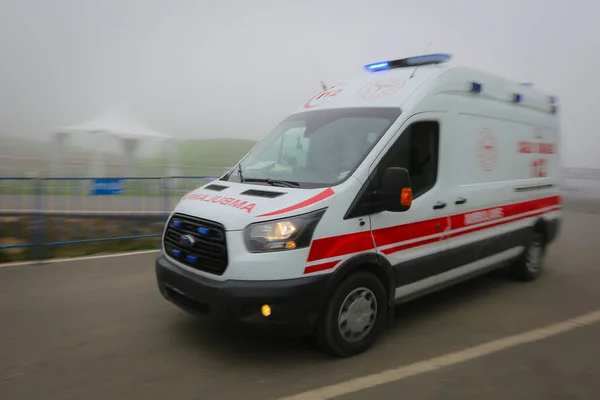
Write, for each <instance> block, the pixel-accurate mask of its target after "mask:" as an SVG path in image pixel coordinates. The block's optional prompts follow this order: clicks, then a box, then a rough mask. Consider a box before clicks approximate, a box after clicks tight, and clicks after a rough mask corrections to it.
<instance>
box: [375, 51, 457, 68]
mask: <svg viewBox="0 0 600 400" xmlns="http://www.w3.org/2000/svg"><path fill="white" fill-rule="evenodd" d="M451 58H452V57H451V56H450V55H449V54H426V55H423V56H416V57H409V58H402V59H399V60H392V61H380V62H377V63H373V64H367V65H365V69H366V70H367V71H371V72H376V71H384V70H387V69H395V68H406V67H417V66H419V65H428V64H440V63H444V62H448V61H450V59H451Z"/></svg>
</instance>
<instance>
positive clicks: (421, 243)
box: [381, 206, 561, 255]
mask: <svg viewBox="0 0 600 400" xmlns="http://www.w3.org/2000/svg"><path fill="white" fill-rule="evenodd" d="M560 209H561V207H560V206H556V207H554V208H553V209H551V210H546V211H540V212H537V213H534V214H529V215H523V216H520V217H516V218H512V219H510V220H507V221H498V222H495V223H492V224H488V225H476V226H473V227H471V228H470V229H465V230H464V231H461V232H456V233H452V234H451V235H449V236H446V237H443V236H440V237H435V238H429V239H425V240H419V241H416V242H412V243H406V244H401V245H398V246H394V247H390V248H388V249H385V250H382V251H381V252H382V253H383V254H385V255H390V254H394V253H397V252H399V251H402V250H408V249H412V248H415V247H419V246H424V245H426V244H431V243H435V242H437V241H440V240H442V239H444V240H448V239H449V238H455V237H459V236H463V235H468V234H470V233H473V232H477V231H482V230H484V229H489V228H495V227H498V226H500V225H505V224H510V223H513V222H516V221H520V220H522V219H527V218H534V217H538V216H540V215H544V214H546V213H549V212H552V211H557V210H560Z"/></svg>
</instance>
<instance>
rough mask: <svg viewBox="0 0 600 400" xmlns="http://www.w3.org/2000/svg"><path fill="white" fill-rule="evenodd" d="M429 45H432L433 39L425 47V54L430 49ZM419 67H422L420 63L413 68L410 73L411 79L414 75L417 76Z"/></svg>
mask: <svg viewBox="0 0 600 400" xmlns="http://www.w3.org/2000/svg"><path fill="white" fill-rule="evenodd" d="M429 46H431V41H429V44H428V45H427V47H425V51H424V52H423V54H425V53H427V50H429ZM419 67H420V65H417V66H416V67H415V69H413V72H412V74H410V78H409V79H412V78H413V76H415V72H417V68H419Z"/></svg>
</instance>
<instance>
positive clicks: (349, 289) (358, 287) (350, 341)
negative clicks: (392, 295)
mask: <svg viewBox="0 0 600 400" xmlns="http://www.w3.org/2000/svg"><path fill="white" fill-rule="evenodd" d="M352 304H353V306H352V307H351V311H350V313H349V314H350V315H348V313H346V315H347V316H348V319H347V320H346V322H345V323H342V324H341V325H340V323H339V322H340V320H344V318H343V314H344V312H343V310H346V309H347V308H348V305H352ZM361 311H364V312H361ZM373 311H375V312H374V313H373ZM387 311H388V304H387V296H386V291H385V289H384V286H383V284H382V283H381V281H380V280H379V278H377V277H376V276H375V275H373V274H371V273H369V272H363V271H361V272H356V273H354V274H352V275H350V276H349V277H348V278H346V279H345V280H344V281H343V282H342V283H341V284H340V285H339V286H338V287H337V289H336V290H335V291H334V292H333V294H332V296H331V298H330V299H329V302H328V304H327V306H326V307H325V310H324V312H323V314H322V315H321V318H320V320H319V324H318V326H317V329H316V332H315V334H316V339H317V342H318V343H319V345H320V346H321V347H322V348H323V349H324V350H326V351H327V352H329V353H331V354H332V355H334V356H337V357H350V356H353V355H356V354H360V353H362V352H364V351H365V350H367V349H368V348H369V347H371V345H372V344H373V343H374V342H375V341H376V340H377V338H378V337H379V336H380V335H381V333H382V331H383V329H384V327H385V323H386V318H387ZM357 314H361V315H362V317H361V318H360V319H358V318H355V316H356V315H357ZM367 321H369V322H370V323H369V322H367ZM364 325H366V326H364ZM340 326H341V327H340ZM344 328H345V329H344ZM361 328H363V330H362V333H357V334H356V335H355V337H349V336H348V335H347V333H348V332H349V331H351V330H354V332H355V333H356V332H359V331H360V329H361Z"/></svg>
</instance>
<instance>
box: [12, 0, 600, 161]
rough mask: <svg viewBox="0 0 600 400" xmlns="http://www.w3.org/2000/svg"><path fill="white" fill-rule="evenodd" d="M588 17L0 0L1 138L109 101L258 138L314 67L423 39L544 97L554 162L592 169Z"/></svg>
mask: <svg viewBox="0 0 600 400" xmlns="http://www.w3.org/2000/svg"><path fill="white" fill-rule="evenodd" d="M598 15H600V5H597V4H595V3H594V2H591V1H582V0H573V1H569V2H559V1H556V0H545V1H542V0H521V1H517V0H504V1H488V0H454V1H448V0H428V1H427V0H422V1H397V0H396V1H383V0H380V1H377V2H371V3H368V2H364V1H355V0H345V1H337V0H336V1H323V0H321V1H312V0H303V1H291V0H287V1H282V0H279V1H265V0H255V1H241V0H237V1H233V0H221V1H218V2H208V1H202V0H176V1H173V0H170V1H169V0H118V1H117V0H86V1H83V0H51V1H49V0H3V1H2V2H1V3H0V54H2V67H1V68H0V121H1V125H0V136H18V137H27V138H40V139H42V138H44V139H45V138H47V137H48V134H49V133H50V132H51V131H52V130H53V129H54V128H55V127H57V126H61V125H70V124H76V123H79V122H83V121H85V120H86V119H89V118H91V117H94V116H95V115H97V114H99V113H101V112H103V111H104V110H106V109H107V108H109V107H119V108H121V109H126V110H128V112H130V113H131V114H132V115H135V117H136V118H138V119H139V120H140V121H142V122H143V123H144V124H145V125H147V126H148V127H150V128H152V129H154V130H157V131H161V132H164V133H167V134H170V135H174V136H177V137H182V138H184V137H186V138H212V137H234V138H250V139H258V138H260V137H261V136H263V135H264V134H266V133H267V131H268V130H269V129H270V128H271V127H272V126H273V125H274V124H276V123H277V122H278V121H279V120H280V119H281V118H283V117H284V116H285V115H286V114H287V113H289V112H291V111H293V110H294V109H295V108H296V107H297V106H298V105H300V104H301V103H302V101H303V100H305V99H306V98H308V97H310V96H311V95H312V94H313V93H314V92H315V91H318V90H319V89H320V81H321V80H324V81H325V82H326V83H328V84H333V83H335V82H336V81H339V80H343V79H346V78H349V77H352V76H353V75H354V74H356V73H358V72H359V71H360V69H361V68H362V66H363V65H364V64H366V63H369V62H374V61H380V60H384V59H388V58H401V57H406V56H412V55H417V54H420V53H423V52H424V51H425V49H426V48H427V45H428V43H430V42H431V46H430V47H429V48H428V49H427V51H428V52H448V53H451V54H453V57H454V63H455V64H459V65H469V66H474V67H477V68H482V69H485V70H489V71H491V72H494V73H498V74H501V75H503V76H506V77H508V78H511V79H514V80H518V81H528V82H533V83H534V84H535V85H536V86H538V87H539V88H540V89H542V90H544V91H546V92H548V94H555V95H557V96H559V98H560V102H561V121H562V130H563V135H564V138H565V143H564V147H563V149H562V152H563V156H564V162H565V163H566V164H567V165H572V166H589V167H600V158H599V157H597V155H596V152H597V151H598V149H600V139H599V135H598V134H597V132H596V126H597V121H596V119H595V114H596V112H597V110H598V109H600V101H599V100H598V96H597V92H598V88H600V79H598V75H597V70H598V67H599V66H600V52H598V51H597V50H598V49H599V48H600V35H599V34H598V32H597V26H596V25H597V17H598ZM0 140H1V139H0Z"/></svg>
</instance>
